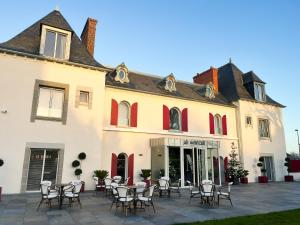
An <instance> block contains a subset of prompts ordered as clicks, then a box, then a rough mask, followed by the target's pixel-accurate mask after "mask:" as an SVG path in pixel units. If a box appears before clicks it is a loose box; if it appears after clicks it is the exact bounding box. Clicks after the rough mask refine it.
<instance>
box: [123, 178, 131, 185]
mask: <svg viewBox="0 0 300 225" xmlns="http://www.w3.org/2000/svg"><path fill="white" fill-rule="evenodd" d="M129 179H130V177H127V178H126V179H125V181H124V185H125V186H126V185H128V181H129Z"/></svg>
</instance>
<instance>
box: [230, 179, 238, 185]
mask: <svg viewBox="0 0 300 225" xmlns="http://www.w3.org/2000/svg"><path fill="white" fill-rule="evenodd" d="M228 182H232V183H233V185H238V184H239V183H240V180H239V178H238V177H231V178H229V179H228Z"/></svg>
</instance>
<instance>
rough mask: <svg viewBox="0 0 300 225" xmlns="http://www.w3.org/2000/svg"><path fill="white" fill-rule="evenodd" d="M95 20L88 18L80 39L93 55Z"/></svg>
mask: <svg viewBox="0 0 300 225" xmlns="http://www.w3.org/2000/svg"><path fill="white" fill-rule="evenodd" d="M96 25H97V20H95V19H92V18H88V19H87V21H86V23H85V26H84V28H83V31H82V33H81V36H80V37H81V41H82V43H83V44H84V46H85V47H86V48H87V50H88V52H89V53H90V54H91V55H92V56H94V47H95V38H96Z"/></svg>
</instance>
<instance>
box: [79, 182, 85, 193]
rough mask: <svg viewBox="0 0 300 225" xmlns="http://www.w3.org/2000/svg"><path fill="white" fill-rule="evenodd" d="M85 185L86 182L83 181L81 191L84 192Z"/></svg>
mask: <svg viewBox="0 0 300 225" xmlns="http://www.w3.org/2000/svg"><path fill="white" fill-rule="evenodd" d="M84 186H85V182H84V181H82V186H81V188H80V192H84Z"/></svg>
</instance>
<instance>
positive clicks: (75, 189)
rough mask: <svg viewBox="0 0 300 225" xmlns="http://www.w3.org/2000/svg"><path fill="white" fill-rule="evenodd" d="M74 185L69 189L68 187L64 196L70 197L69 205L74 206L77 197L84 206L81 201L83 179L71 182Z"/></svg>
mask: <svg viewBox="0 0 300 225" xmlns="http://www.w3.org/2000/svg"><path fill="white" fill-rule="evenodd" d="M71 184H72V187H71V188H69V189H66V190H65V192H64V197H65V198H68V199H69V206H70V207H72V204H73V202H74V200H75V199H77V202H78V204H79V206H80V208H82V205H81V202H80V190H81V187H82V181H81V180H74V181H72V182H71Z"/></svg>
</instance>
